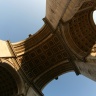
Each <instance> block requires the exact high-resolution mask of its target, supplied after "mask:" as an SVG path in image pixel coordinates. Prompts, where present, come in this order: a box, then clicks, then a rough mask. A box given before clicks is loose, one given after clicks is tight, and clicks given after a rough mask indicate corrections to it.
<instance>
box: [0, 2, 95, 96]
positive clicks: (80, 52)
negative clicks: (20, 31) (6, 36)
mask: <svg viewBox="0 0 96 96" xmlns="http://www.w3.org/2000/svg"><path fill="white" fill-rule="evenodd" d="M46 6H47V8H46V17H45V18H44V21H45V24H44V25H43V27H42V28H41V29H40V30H39V31H38V32H37V33H35V34H34V35H29V37H28V38H27V39H25V40H23V41H20V42H16V43H11V42H9V41H0V42H1V43H2V46H1V45H0V50H3V48H4V49H5V50H3V51H2V52H0V72H1V73H2V74H0V94H1V95H2V96H43V94H42V89H43V88H44V87H45V86H46V84H48V83H49V82H50V81H51V80H53V79H55V78H56V77H58V76H59V75H61V74H64V73H66V72H70V71H74V72H75V73H76V75H79V74H82V75H85V76H87V77H88V78H90V79H92V80H94V81H96V74H95V72H96V64H95V63H96V52H95V51H96V50H95V49H96V48H95V47H96V46H95V45H94V44H95V42H96V25H94V22H93V19H92V12H93V11H94V9H95V8H96V0H78V1H77V0H47V3H46ZM93 45H94V46H93ZM92 47H93V49H92ZM91 50H92V52H94V54H95V55H94V56H93V57H92V56H91V55H90V52H91ZM5 80H8V82H5ZM6 86H7V87H6ZM2 87H3V88H2ZM12 89H13V90H12Z"/></svg>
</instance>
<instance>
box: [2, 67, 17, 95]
mask: <svg viewBox="0 0 96 96" xmlns="http://www.w3.org/2000/svg"><path fill="white" fill-rule="evenodd" d="M16 94H18V88H17V84H16V82H15V79H14V78H13V76H12V74H11V73H10V72H9V71H8V70H7V69H5V68H4V67H2V66H0V95H1V96H14V95H16Z"/></svg>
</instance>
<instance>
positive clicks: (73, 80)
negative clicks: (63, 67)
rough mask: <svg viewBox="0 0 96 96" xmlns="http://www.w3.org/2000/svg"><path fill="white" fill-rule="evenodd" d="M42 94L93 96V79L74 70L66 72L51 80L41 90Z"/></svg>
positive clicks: (94, 91)
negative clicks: (76, 73) (77, 73)
mask: <svg viewBox="0 0 96 96" xmlns="http://www.w3.org/2000/svg"><path fill="white" fill-rule="evenodd" d="M42 92H43V93H44V96H77V95H78V96H85V95H87V96H91V95H92V96H95V95H96V84H94V81H92V80H90V79H88V78H86V77H84V76H82V75H79V76H76V75H75V73H74V72H70V73H66V74H63V75H61V76H59V77H58V80H56V79H54V80H53V81H51V82H50V83H49V84H48V85H47V86H46V87H45V88H44V89H43V91H42Z"/></svg>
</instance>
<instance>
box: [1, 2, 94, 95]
mask: <svg viewBox="0 0 96 96" xmlns="http://www.w3.org/2000/svg"><path fill="white" fill-rule="evenodd" d="M45 3H46V1H45V0H0V39H3V40H10V41H12V42H16V41H20V40H23V39H25V38H27V37H28V35H29V34H34V33H36V32H37V30H39V29H40V28H41V26H42V25H43V24H44V22H43V21H42V18H44V17H45V8H46V4H45ZM94 18H95V22H96V12H95V14H94ZM22 34H23V35H22ZM43 93H44V94H45V96H96V82H94V81H92V80H90V79H88V78H86V77H84V76H82V75H79V76H76V75H75V73H73V72H70V73H66V74H64V75H61V76H59V79H58V80H53V81H52V82H51V83H49V84H48V85H47V86H46V87H45V88H44V90H43Z"/></svg>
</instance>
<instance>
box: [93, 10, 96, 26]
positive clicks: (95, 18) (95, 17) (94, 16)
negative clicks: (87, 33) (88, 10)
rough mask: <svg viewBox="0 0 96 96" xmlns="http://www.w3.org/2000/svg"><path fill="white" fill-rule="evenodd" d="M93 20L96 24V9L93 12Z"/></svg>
mask: <svg viewBox="0 0 96 96" xmlns="http://www.w3.org/2000/svg"><path fill="white" fill-rule="evenodd" d="M93 21H94V23H95V25H96V10H95V11H94V12H93Z"/></svg>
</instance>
